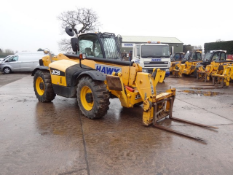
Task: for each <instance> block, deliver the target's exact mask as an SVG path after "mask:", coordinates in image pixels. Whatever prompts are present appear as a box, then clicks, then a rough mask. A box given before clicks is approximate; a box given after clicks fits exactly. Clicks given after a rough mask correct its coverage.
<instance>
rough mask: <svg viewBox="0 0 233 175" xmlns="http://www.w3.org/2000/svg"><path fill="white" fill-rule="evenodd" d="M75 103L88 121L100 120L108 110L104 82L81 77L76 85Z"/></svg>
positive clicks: (107, 97) (106, 91) (107, 95)
mask: <svg viewBox="0 0 233 175" xmlns="http://www.w3.org/2000/svg"><path fill="white" fill-rule="evenodd" d="M77 101H78V105H79V108H80V110H81V112H82V113H83V115H85V116H86V117H88V118H90V119H96V118H101V117H103V116H104V115H105V114H106V113H107V111H108V108H109V107H108V106H109V92H108V90H107V88H106V85H105V84H104V82H102V81H95V80H93V79H91V78H90V77H83V78H81V79H80V80H79V82H78V85H77Z"/></svg>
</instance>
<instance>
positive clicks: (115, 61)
mask: <svg viewBox="0 0 233 175" xmlns="http://www.w3.org/2000/svg"><path fill="white" fill-rule="evenodd" d="M74 31H75V33H76V35H77V37H73V38H71V45H72V49H73V51H74V52H75V53H74V54H61V53H60V54H58V55H57V56H52V55H51V54H49V55H47V56H45V57H43V58H42V59H41V60H40V61H39V63H40V66H39V67H37V68H36V69H35V70H34V71H33V72H32V76H34V83H33V84H34V91H35V95H36V97H37V98H38V100H39V101H40V102H51V101H52V100H53V99H54V98H55V96H56V95H60V96H63V97H67V98H77V102H78V105H79V108H80V110H81V112H82V114H83V115H84V116H86V117H88V118H90V119H96V118H101V117H103V116H104V115H105V114H106V113H107V110H108V108H109V104H110V103H109V98H118V99H119V100H120V102H121V105H122V106H123V107H126V108H132V107H133V106H134V105H135V104H140V103H143V116H142V121H143V124H144V125H146V126H148V125H150V124H153V125H154V126H155V127H157V128H160V129H163V130H166V131H169V132H174V133H176V134H179V135H182V136H186V137H189V138H193V139H196V140H199V141H203V140H202V139H200V138H199V137H193V136H190V135H188V134H185V133H180V132H177V131H174V130H172V129H169V128H166V127H163V126H160V125H158V122H159V121H160V120H161V119H163V118H165V117H167V116H169V117H170V119H173V120H178V121H181V122H182V121H183V122H187V123H190V124H195V125H198V126H204V127H211V126H206V125H201V124H196V123H192V122H189V121H186V120H181V119H175V118H173V117H172V109H173V103H174V100H175V95H176V89H174V88H173V89H168V90H167V91H166V92H163V93H160V94H158V95H157V93H156V85H157V83H158V82H160V83H162V82H163V80H164V76H165V71H163V70H160V69H154V70H153V72H152V74H149V73H144V72H142V67H141V66H140V65H139V64H136V63H134V62H131V61H123V60H122V58H121V54H120V47H119V46H120V42H119V41H120V39H119V37H116V36H115V35H114V34H112V33H85V34H79V35H78V34H77V32H76V30H72V29H71V28H68V27H67V28H66V32H67V34H68V35H70V36H74V35H75V34H74Z"/></svg>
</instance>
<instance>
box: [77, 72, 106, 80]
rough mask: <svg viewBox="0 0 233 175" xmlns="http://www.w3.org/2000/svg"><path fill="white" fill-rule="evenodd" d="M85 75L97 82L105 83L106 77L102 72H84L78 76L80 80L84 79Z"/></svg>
mask: <svg viewBox="0 0 233 175" xmlns="http://www.w3.org/2000/svg"><path fill="white" fill-rule="evenodd" d="M83 75H89V76H90V77H91V78H92V79H93V80H97V81H105V80H106V75H105V74H103V73H102V72H99V71H96V70H89V71H83V72H81V73H80V74H79V75H78V77H77V78H78V79H79V78H80V77H82V76H83Z"/></svg>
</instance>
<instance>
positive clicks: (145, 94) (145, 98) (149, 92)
mask: <svg viewBox="0 0 233 175" xmlns="http://www.w3.org/2000/svg"><path fill="white" fill-rule="evenodd" d="M42 60H43V63H44V66H48V67H49V70H50V72H51V71H53V70H54V69H56V70H60V71H61V72H66V69H68V68H69V67H71V66H74V65H79V64H80V63H79V62H80V59H77V58H75V57H67V56H65V55H63V54H59V55H57V56H54V57H52V58H51V57H50V56H45V57H43V58H42ZM81 65H82V66H83V67H84V66H87V67H89V68H92V69H93V70H95V69H96V65H104V66H111V67H115V68H119V69H121V72H118V73H115V72H112V75H107V76H106V80H105V84H106V85H107V89H108V91H109V92H110V93H111V94H113V95H114V96H115V97H117V98H118V99H119V100H120V102H121V105H122V106H123V107H126V108H132V107H133V106H134V104H138V103H140V102H143V110H144V112H143V124H144V125H146V126H148V125H150V124H152V122H153V118H159V117H162V116H163V117H165V116H167V115H169V112H170V109H172V105H171V101H172V103H173V101H174V99H175V93H176V90H175V89H170V90H167V91H166V92H165V93H161V94H158V95H157V93H156V85H157V83H159V82H160V83H162V82H163V80H164V77H165V73H166V72H165V71H164V70H160V69H154V71H153V73H152V74H149V73H144V72H142V67H141V66H139V64H136V63H134V64H133V65H132V66H130V65H129V66H125V65H118V64H112V63H104V62H98V61H93V60H88V59H84V60H81ZM51 81H52V84H55V85H59V86H67V80H66V75H65V74H64V76H61V75H56V74H52V73H51ZM155 108H156V109H155ZM155 111H157V112H156V114H154V112H155Z"/></svg>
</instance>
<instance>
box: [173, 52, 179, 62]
mask: <svg viewBox="0 0 233 175" xmlns="http://www.w3.org/2000/svg"><path fill="white" fill-rule="evenodd" d="M174 58H175V61H179V60H180V54H178V53H177V54H175V55H174Z"/></svg>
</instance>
